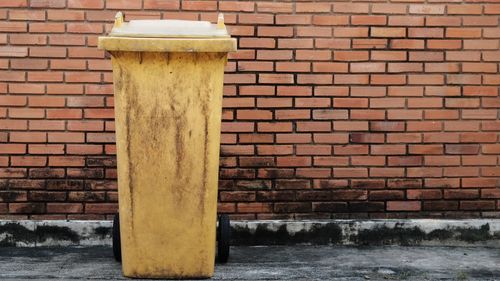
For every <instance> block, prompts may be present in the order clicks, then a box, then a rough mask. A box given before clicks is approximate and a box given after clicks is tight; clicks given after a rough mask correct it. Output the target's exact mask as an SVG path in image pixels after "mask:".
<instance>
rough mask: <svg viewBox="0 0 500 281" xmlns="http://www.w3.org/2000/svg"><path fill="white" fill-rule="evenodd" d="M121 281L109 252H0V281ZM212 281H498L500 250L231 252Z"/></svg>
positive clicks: (318, 248) (307, 248)
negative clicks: (227, 260)
mask: <svg viewBox="0 0 500 281" xmlns="http://www.w3.org/2000/svg"><path fill="white" fill-rule="evenodd" d="M126 279H127V278H124V277H122V275H121V271H120V264H119V263H117V262H115V261H114V259H113V257H112V250H111V248H110V247H85V248H76V247H65V248H62V247H59V248H0V280H16V281H18V280H37V281H38V280H126ZM135 280H137V279H135ZM213 280H322V281H324V280H342V281H353V280H356V281H357V280H419V281H421V280H477V281H479V280H481V281H489V280H500V249H498V248H484V247H399V246H388V247H345V246H341V247H339V246H331V247H329V246H293V247H289V246H273V247H267V246H266V247H264V246H263V247H233V248H232V249H231V257H230V261H229V263H227V264H224V265H217V266H216V269H215V276H214V277H213Z"/></svg>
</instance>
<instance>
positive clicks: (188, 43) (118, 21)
mask: <svg viewBox="0 0 500 281" xmlns="http://www.w3.org/2000/svg"><path fill="white" fill-rule="evenodd" d="M98 47H99V48H100V49H105V50H108V51H144V52H147V51H150V52H231V51H236V40H235V39H234V38H231V37H230V36H229V33H228V32H227V29H226V26H225V24H224V17H223V16H222V14H220V15H219V19H218V21H217V24H212V23H210V22H208V21H188V20H131V21H129V22H124V20H123V14H122V13H121V12H118V13H117V14H116V17H115V24H114V26H113V29H112V30H111V32H110V33H109V34H108V36H105V37H99V42H98Z"/></svg>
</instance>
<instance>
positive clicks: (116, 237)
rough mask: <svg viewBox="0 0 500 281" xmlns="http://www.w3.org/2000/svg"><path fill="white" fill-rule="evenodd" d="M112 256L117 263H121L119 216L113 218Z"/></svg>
mask: <svg viewBox="0 0 500 281" xmlns="http://www.w3.org/2000/svg"><path fill="white" fill-rule="evenodd" d="M113 255H114V256H115V260H116V261H117V262H121V261H122V245H121V240H120V214H116V215H115V217H114V218H113Z"/></svg>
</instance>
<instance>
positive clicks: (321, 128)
mask: <svg viewBox="0 0 500 281" xmlns="http://www.w3.org/2000/svg"><path fill="white" fill-rule="evenodd" d="M489 2H498V1H494V0H490V1H481V0H467V1H462V2H460V1H456V0H450V1H446V0H439V1H434V0H428V1H424V0H399V1H384V0H380V1H353V2H349V1H344V2H341V1H239V2H237V1H176V0H174V1H171V0H107V1H104V0H30V1H28V0H8V1H1V2H0V20H1V21H0V178H1V179H0V188H1V191H0V198H1V199H0V214H1V217H3V218H6V217H7V218H11V217H15V218H54V219H56V218H70V219H79V218H84V219H91V218H95V219H102V218H105V217H106V215H108V214H111V213H113V212H114V210H115V209H116V206H117V203H116V202H117V200H116V198H117V193H116V160H115V157H114V154H115V145H114V133H113V130H114V124H113V109H112V107H113V96H112V94H113V93H112V85H111V81H112V78H111V73H110V62H109V58H108V57H107V56H106V55H105V53H104V52H102V51H100V50H97V48H96V41H97V37H98V36H99V35H101V34H104V33H106V32H107V31H109V29H110V27H111V25H112V21H113V18H114V14H115V13H116V12H117V11H118V10H122V11H124V12H125V15H126V18H128V19H131V18H136V19H137V18H168V19H181V18H182V19H190V20H211V21H215V19H216V15H217V12H218V11H221V12H224V14H225V18H226V22H227V23H228V25H230V30H231V33H232V34H233V35H234V36H235V37H237V38H238V39H239V43H238V47H239V51H238V52H237V53H235V54H232V55H231V56H230V57H231V59H230V61H229V63H228V66H227V75H226V87H225V100H224V112H223V119H224V120H223V135H222V142H223V144H222V146H221V169H220V180H221V181H220V189H221V192H220V202H221V203H220V211H222V212H228V213H232V214H234V217H235V218H248V219H255V218H259V219H264V218H309V217H320V218H330V217H334V218H338V217H341V218H347V217H354V218H365V217H370V218H383V217H480V216H498V215H499V210H500V200H499V199H500V188H499V176H500V165H499V161H500V160H499V159H500V158H499V154H500V142H499V131H500V121H499V110H498V108H499V106H500V99H499V96H498V87H499V84H500V75H499V74H498V67H499V61H500V51H498V49H499V40H500V28H499V16H500V4H494V3H489Z"/></svg>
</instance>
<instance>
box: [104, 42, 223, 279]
mask: <svg viewBox="0 0 500 281" xmlns="http://www.w3.org/2000/svg"><path fill="white" fill-rule="evenodd" d="M111 54H112V64H113V75H114V85H115V115H116V136H117V158H118V186H119V202H120V204H119V205H120V206H119V209H120V226H121V242H122V262H123V273H124V275H125V276H128V277H141V278H203V277H210V276H212V275H213V271H214V257H215V227H216V211H217V182H218V167H219V145H220V123H221V111H222V87H223V75H224V66H225V64H226V60H227V58H226V57H227V55H226V53H187V52H175V53H159V52H116V51H113V52H111Z"/></svg>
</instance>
